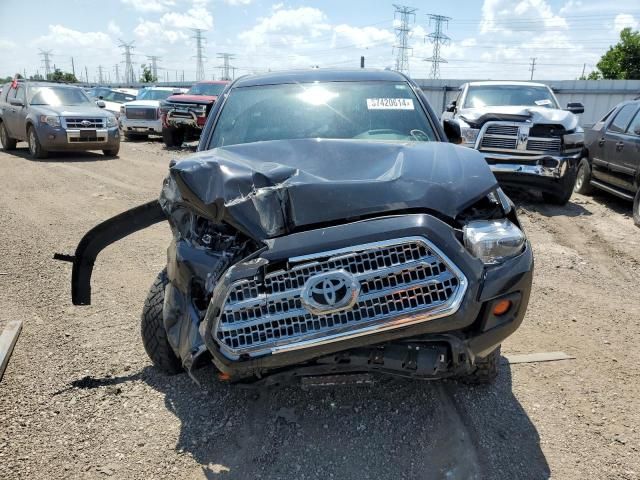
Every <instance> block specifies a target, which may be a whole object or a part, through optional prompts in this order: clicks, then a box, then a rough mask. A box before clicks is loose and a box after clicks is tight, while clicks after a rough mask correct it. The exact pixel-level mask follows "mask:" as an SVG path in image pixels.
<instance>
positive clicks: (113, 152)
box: [102, 145, 120, 157]
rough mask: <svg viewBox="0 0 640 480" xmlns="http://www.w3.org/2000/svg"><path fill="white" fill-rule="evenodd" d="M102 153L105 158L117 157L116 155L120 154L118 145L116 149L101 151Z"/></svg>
mask: <svg viewBox="0 0 640 480" xmlns="http://www.w3.org/2000/svg"><path fill="white" fill-rule="evenodd" d="M102 153H104V154H105V155H106V156H107V157H117V156H118V153H120V145H118V146H117V147H116V148H109V149H107V150H102Z"/></svg>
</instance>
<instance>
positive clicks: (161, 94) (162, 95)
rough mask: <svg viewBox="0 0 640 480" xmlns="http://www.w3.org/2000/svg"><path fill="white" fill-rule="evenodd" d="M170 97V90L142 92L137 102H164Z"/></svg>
mask: <svg viewBox="0 0 640 480" xmlns="http://www.w3.org/2000/svg"><path fill="white" fill-rule="evenodd" d="M170 95H172V91H171V90H151V89H147V90H142V91H141V92H140V93H139V94H138V100H166V99H167V98H168V97H169V96H170Z"/></svg>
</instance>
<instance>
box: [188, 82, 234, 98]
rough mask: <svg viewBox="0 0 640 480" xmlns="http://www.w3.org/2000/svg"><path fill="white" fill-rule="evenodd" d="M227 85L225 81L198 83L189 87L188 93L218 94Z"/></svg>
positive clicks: (213, 95)
mask: <svg viewBox="0 0 640 480" xmlns="http://www.w3.org/2000/svg"><path fill="white" fill-rule="evenodd" d="M226 86H227V85H226V84H224V83H196V84H195V85H194V86H193V87H191V88H190V89H189V91H188V92H187V95H208V96H212V97H215V96H218V95H220V94H221V93H222V91H223V90H224V88H225V87H226Z"/></svg>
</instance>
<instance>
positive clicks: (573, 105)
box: [567, 102, 584, 114]
mask: <svg viewBox="0 0 640 480" xmlns="http://www.w3.org/2000/svg"><path fill="white" fill-rule="evenodd" d="M567 110H569V111H570V112H571V113H576V114H577V113H584V105H582V104H581V103H580V102H569V103H567Z"/></svg>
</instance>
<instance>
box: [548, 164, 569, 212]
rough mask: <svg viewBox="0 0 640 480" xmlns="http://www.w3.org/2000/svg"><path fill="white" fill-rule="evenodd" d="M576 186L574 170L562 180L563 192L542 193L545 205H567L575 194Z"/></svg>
mask: <svg viewBox="0 0 640 480" xmlns="http://www.w3.org/2000/svg"><path fill="white" fill-rule="evenodd" d="M575 184H576V171H575V170H572V171H569V172H567V174H566V175H565V176H564V177H563V178H562V179H561V180H560V186H561V191H560V192H559V193H556V192H542V199H543V200H544V201H545V203H550V204H552V205H560V206H562V205H566V204H567V202H568V201H569V199H570V198H571V195H572V194H573V189H574V187H575Z"/></svg>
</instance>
